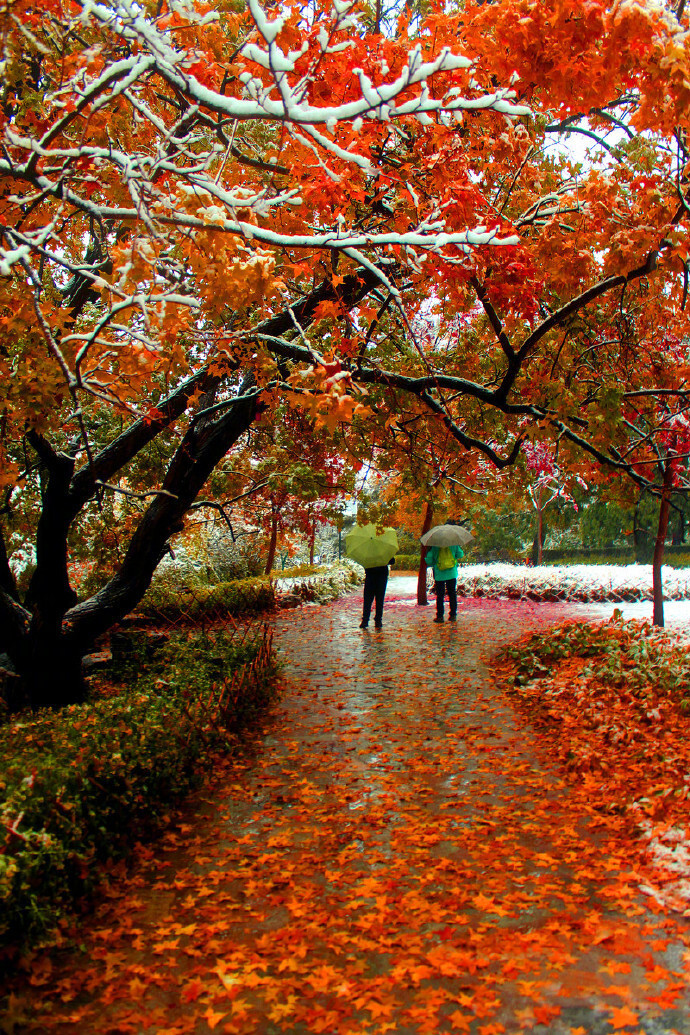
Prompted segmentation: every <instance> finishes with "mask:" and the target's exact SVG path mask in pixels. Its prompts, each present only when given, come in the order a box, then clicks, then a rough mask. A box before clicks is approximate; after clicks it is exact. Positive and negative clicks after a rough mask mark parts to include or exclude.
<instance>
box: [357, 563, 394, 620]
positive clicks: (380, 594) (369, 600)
mask: <svg viewBox="0 0 690 1035" xmlns="http://www.w3.org/2000/svg"><path fill="white" fill-rule="evenodd" d="M387 585H388V565H387V564H384V565H383V567H381V568H365V570H364V601H363V609H362V625H368V623H369V616H370V615H371V605H372V604H373V603H374V600H375V601H376V610H375V612H374V625H381V623H382V622H383V600H384V597H385V596H386V586H387Z"/></svg>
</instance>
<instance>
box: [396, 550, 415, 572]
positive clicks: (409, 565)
mask: <svg viewBox="0 0 690 1035" xmlns="http://www.w3.org/2000/svg"><path fill="white" fill-rule="evenodd" d="M419 561H420V557H419V554H418V553H416V554H415V553H397V554H396V555H395V566H394V568H393V569H392V570H393V571H395V569H396V568H397V569H398V570H399V571H419Z"/></svg>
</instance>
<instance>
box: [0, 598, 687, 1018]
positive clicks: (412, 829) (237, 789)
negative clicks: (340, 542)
mask: <svg viewBox="0 0 690 1035" xmlns="http://www.w3.org/2000/svg"><path fill="white" fill-rule="evenodd" d="M401 590H409V587H408V585H407V580H395V579H394V580H392V581H391V584H390V589H389V595H388V599H387V602H386V612H385V616H384V629H383V630H382V631H374V630H373V629H371V630H369V631H366V632H362V631H360V630H359V629H358V628H357V624H358V621H359V611H360V607H361V604H360V601H361V597H360V596H358V595H357V594H355V595H353V596H351V597H348V598H345V599H344V600H342V601H339V602H337V603H336V604H333V605H329V606H327V607H323V608H316V607H305V608H303V609H300V610H297V611H293V612H287V613H284V614H282V615H281V616H279V617H278V618H277V619H276V623H275V626H276V642H277V645H278V646H279V648H280V650H281V653H282V655H283V658H284V660H285V675H286V678H287V681H288V689H287V692H286V695H285V697H284V699H283V701H282V703H281V705H280V706H279V708H278V710H277V714H276V716H275V720H274V721H273V722H272V723H271V725H270V726H269V729H268V732H267V735H266V736H265V738H264V739H263V741H261V742H260V743H258V744H257V745H256V747H255V751H254V754H253V756H252V757H251V758H247V759H245V760H244V761H243V762H242V763H238V764H235V765H233V766H232V767H230V768H229V769H228V771H227V773H225V774H224V777H223V779H222V781H219V783H218V784H217V785H216V786H215V787H214V788H213V789H212V793H208V794H207V795H206V798H205V800H204V802H203V803H202V805H201V808H200V810H198V811H197V812H196V813H193V812H192V811H191V810H188V811H187V814H186V815H185V822H184V824H183V826H182V828H181V829H180V828H178V829H176V830H175V831H171V832H170V833H169V834H168V835H166V837H165V838H164V839H163V840H162V841H161V842H158V843H157V844H156V845H154V846H152V847H151V848H150V849H148V850H147V851H145V852H144V853H142V858H141V860H140V862H139V863H138V865H137V866H136V867H135V869H134V871H133V874H132V875H131V877H130V878H129V879H128V880H127V881H125V880H124V879H123V880H122V881H121V882H120V884H119V885H115V886H114V888H113V896H112V898H111V899H110V900H109V901H108V902H106V903H104V904H103V905H102V906H101V907H100V908H99V910H98V912H97V914H96V916H94V917H93V918H91V919H90V920H89V921H88V922H87V924H86V926H85V930H84V932H83V936H82V937H83V942H84V950H83V952H82V953H81V954H76V955H75V954H74V953H69V954H68V955H67V958H66V959H65V960H61V959H60V957H59V955H58V956H57V957H56V956H53V957H52V960H51V959H50V958H48V957H45V956H41V955H39V956H38V957H37V958H36V960H35V971H34V973H33V974H32V982H33V984H32V986H31V987H30V988H29V990H28V994H29V997H30V998H31V999H32V1000H33V1003H34V1007H36V1008H37V1009H38V1014H37V1016H36V1018H35V1020H34V1022H33V1023H32V1024H30V1025H28V1026H25V1027H21V1028H19V1029H18V1030H21V1031H24V1030H25V1031H27V1032H29V1031H30V1032H32V1033H34V1032H36V1033H37V1032H39V1031H40V1032H43V1031H48V1030H54V1031H58V1032H68V1031H70V1032H79V1033H92V1032H93V1033H106V1035H108V1033H109V1035H125V1033H129V1032H136V1033H139V1032H146V1031H149V1032H156V1033H159V1035H163V1033H165V1035H178V1033H179V1035H182V1033H184V1032H195V1033H198V1035H205V1033H207V1032H209V1031H219V1032H227V1033H240V1035H245V1033H246V1035H279V1033H289V1035H311V1033H319V1032H326V1033H328V1035H336V1033H337V1035H378V1033H384V1032H394V1033H396V1035H418V1033H425V1032H443V1033H453V1032H469V1033H471V1035H501V1033H504V1032H506V1033H509V1035H513V1033H517V1032H520V1031H526V1032H536V1033H540V1035H546V1033H552V1035H586V1033H590V1032H593V1033H601V1035H604V1033H609V1032H623V1033H627V1035H633V1033H635V1035H637V1033H641V1032H644V1033H645V1035H664V1033H667V1035H668V1033H671V1032H677V1033H681V1035H690V1010H689V1008H688V995H687V979H688V978H689V977H690V971H689V970H688V966H689V965H688V962H687V960H685V959H684V956H683V946H682V943H681V937H682V936H683V930H684V928H683V926H682V925H685V927H686V928H687V922H686V921H685V920H683V919H682V918H681V919H680V921H676V920H674V919H672V918H667V917H665V916H663V915H661V914H656V913H653V912H650V911H649V910H648V908H647V907H648V902H649V900H648V899H646V898H644V897H643V896H642V895H641V894H640V892H639V890H638V885H639V883H640V881H639V878H638V875H637V874H636V873H635V871H634V869H633V866H632V864H631V860H630V854H629V850H628V848H627V846H626V843H625V841H624V840H622V839H621V836H620V832H621V827H620V821H619V819H618V817H617V816H616V815H615V814H612V815H611V816H602V815H600V814H597V813H595V812H594V811H593V810H591V809H589V807H588V804H587V801H586V799H585V798H584V796H583V795H582V794H579V793H578V790H577V788H571V787H567V786H566V785H565V784H564V783H563V782H562V781H561V779H560V778H559V775H558V773H557V772H556V771H555V769H554V768H553V767H552V766H551V764H550V761H549V757H548V749H547V748H546V747H545V746H544V745H543V744H541V743H540V742H539V741H538V738H537V737H536V734H535V732H534V731H533V730H532V729H531V728H530V726H529V725H528V724H527V723H526V722H525V721H524V720H523V719H522V718H521V717H520V716H518V715H517V714H516V713H515V712H514V710H513V708H512V706H511V704H510V702H509V701H508V700H507V699H506V698H505V696H504V695H503V694H502V693H501V692H500V691H499V690H497V689H496V688H495V687H494V686H493V684H492V682H491V679H490V678H489V669H488V661H489V658H490V656H491V654H492V653H493V652H494V651H495V650H496V649H497V648H498V647H499V646H500V644H501V643H504V642H506V641H507V640H509V639H515V638H517V636H518V635H519V634H520V633H521V632H522V631H523V630H525V629H527V628H535V627H538V626H542V625H548V624H555V623H556V622H558V621H560V620H562V619H563V618H564V617H566V616H568V615H573V614H574V613H580V614H584V613H586V609H585V608H579V609H574V608H567V607H565V606H564V605H544V604H541V605H535V604H530V603H515V602H510V603H509V602H488V601H464V602H461V606H460V612H459V621H458V623H457V625H454V626H453V625H449V624H445V625H443V626H436V625H434V624H433V623H432V621H431V619H432V617H433V609H432V608H431V607H429V608H417V607H415V606H414V602H413V600H412V599H411V598H410V597H407V598H405V597H403V598H400V596H399V594H400V591H401ZM677 923H680V924H681V926H680V927H677V926H676V924H677ZM26 994H27V990H26V988H25V989H23V990H22V989H20V990H19V991H18V995H19V1000H18V1002H19V1006H18V1007H17V1009H18V1011H19V1012H21V1008H23V1007H22V1003H23V1002H24V999H23V997H24V996H26Z"/></svg>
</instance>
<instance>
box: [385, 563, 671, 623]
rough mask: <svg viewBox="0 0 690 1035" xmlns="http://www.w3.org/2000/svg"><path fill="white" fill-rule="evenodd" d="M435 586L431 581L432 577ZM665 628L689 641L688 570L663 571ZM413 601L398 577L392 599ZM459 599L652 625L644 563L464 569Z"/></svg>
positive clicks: (408, 585) (408, 581) (404, 578)
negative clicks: (549, 604)
mask: <svg viewBox="0 0 690 1035" xmlns="http://www.w3.org/2000/svg"><path fill="white" fill-rule="evenodd" d="M429 579H430V582H429V584H430V585H432V583H433V580H432V579H431V576H429ZM662 583H663V589H664V620H665V625H666V628H667V629H669V630H671V631H675V632H679V633H682V634H683V635H687V636H688V637H690V569H688V568H678V569H674V568H667V567H666V566H664V568H663V569H662ZM390 593H394V594H395V596H397V597H400V598H403V599H405V598H410V603H413V602H414V600H415V599H416V594H417V579H416V577H415V576H411V575H401V576H394V581H393V582H392V583H391V584H390V589H389V594H390ZM458 596H460V597H462V596H465V597H475V596H480V597H491V598H498V597H513V598H517V599H522V598H528V599H531V600H563V601H564V602H565V601H568V602H570V603H573V604H575V603H586V604H587V607H586V609H583V615H582V617H583V618H588V619H595V620H601V621H606V620H608V619H609V618H611V617H612V616H613V612H614V610H616V609H617V610H619V611H621V612H622V615H623V618H624V619H625V620H626V621H629V620H631V619H635V620H637V621H647V622H651V620H652V568H651V565H644V564H628V565H614V564H591V565H587V564H573V565H568V566H565V565H564V566H559V567H547V566H542V567H537V568H532V567H527V566H526V565H520V564H465V565H463V566H462V567H461V568H460V569H459V571H458Z"/></svg>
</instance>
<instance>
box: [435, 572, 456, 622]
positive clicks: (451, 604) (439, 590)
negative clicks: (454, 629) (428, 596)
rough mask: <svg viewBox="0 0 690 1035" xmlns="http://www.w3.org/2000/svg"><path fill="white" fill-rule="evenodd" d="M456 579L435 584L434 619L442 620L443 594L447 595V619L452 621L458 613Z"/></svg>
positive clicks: (442, 580) (443, 580)
mask: <svg viewBox="0 0 690 1035" xmlns="http://www.w3.org/2000/svg"><path fill="white" fill-rule="evenodd" d="M456 587H457V580H456V579H441V580H440V581H439V582H437V583H436V586H435V589H436V617H437V618H439V619H440V620H441V621H442V620H443V594H444V592H445V593H447V594H448V611H449V615H448V617H449V618H450V619H451V620H452V619H454V618H455V616H456V614H457V613H458V594H457V589H456Z"/></svg>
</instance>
